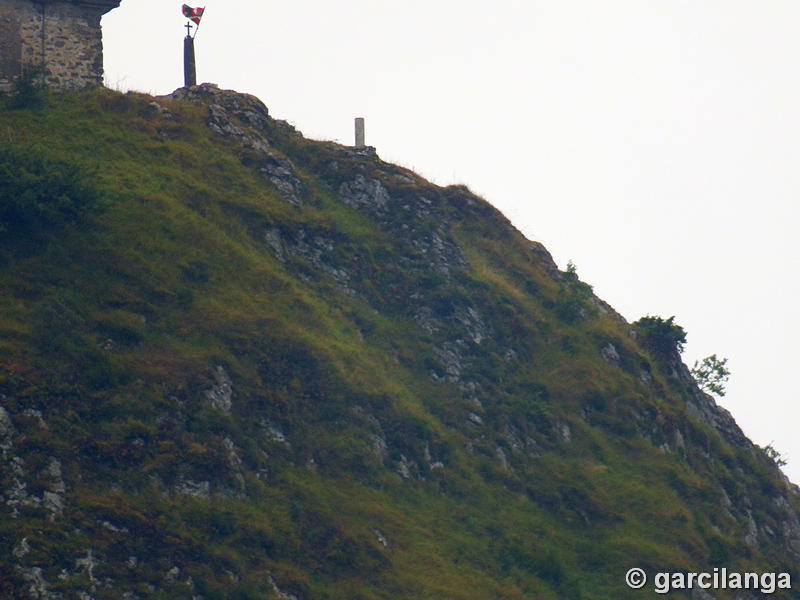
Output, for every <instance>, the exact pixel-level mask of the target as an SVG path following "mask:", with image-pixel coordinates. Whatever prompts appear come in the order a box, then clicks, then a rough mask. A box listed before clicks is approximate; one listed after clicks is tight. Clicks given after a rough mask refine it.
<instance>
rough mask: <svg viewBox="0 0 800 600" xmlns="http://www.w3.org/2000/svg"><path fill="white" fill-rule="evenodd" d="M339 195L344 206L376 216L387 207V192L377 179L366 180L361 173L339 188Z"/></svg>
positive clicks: (384, 211)
mask: <svg viewBox="0 0 800 600" xmlns="http://www.w3.org/2000/svg"><path fill="white" fill-rule="evenodd" d="M339 195H340V196H341V197H342V200H343V201H344V203H345V204H347V205H349V206H352V207H354V208H358V209H362V210H366V211H367V212H371V213H374V214H378V215H383V214H385V213H386V211H387V209H388V207H389V201H390V197H389V192H387V191H386V188H385V187H383V184H382V183H381V182H380V181H379V180H378V179H367V178H366V177H364V176H363V175H362V174H361V173H359V174H358V175H356V177H355V179H353V180H352V181H345V182H343V183H342V184H341V185H340V186H339Z"/></svg>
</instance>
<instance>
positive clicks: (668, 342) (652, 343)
mask: <svg viewBox="0 0 800 600" xmlns="http://www.w3.org/2000/svg"><path fill="white" fill-rule="evenodd" d="M674 320H675V317H674V316H672V317H670V318H669V319H663V318H661V317H650V316H647V317H642V318H641V319H639V320H638V321H636V322H635V323H634V326H635V327H636V328H637V329H638V331H639V333H640V335H641V336H642V340H643V342H644V345H645V346H647V347H648V348H649V349H650V350H654V351H655V352H656V353H658V354H661V355H662V356H669V355H671V354H674V353H676V352H677V353H678V354H680V353H681V352H683V345H684V344H685V343H686V332H685V331H684V330H683V327H681V326H680V325H676V324H675V323H674Z"/></svg>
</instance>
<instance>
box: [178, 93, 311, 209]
mask: <svg viewBox="0 0 800 600" xmlns="http://www.w3.org/2000/svg"><path fill="white" fill-rule="evenodd" d="M170 96H171V97H172V98H174V99H176V100H202V101H204V102H210V104H209V105H208V121H207V123H206V124H207V125H208V128H209V129H211V131H213V132H215V133H216V134H218V135H220V136H223V137H226V138H229V139H231V140H233V141H235V142H237V143H238V144H240V145H241V146H242V148H244V149H246V150H247V151H249V152H250V154H249V155H247V156H243V157H242V158H243V162H247V163H250V164H252V165H253V166H255V167H256V168H257V169H258V171H260V172H261V173H263V174H264V175H265V176H266V177H267V179H269V181H271V182H272V183H273V185H274V186H275V187H276V188H277V189H278V192H279V193H280V195H281V196H282V197H283V199H284V200H286V201H287V202H289V203H291V204H295V205H297V204H300V202H301V196H302V193H303V184H302V183H301V181H300V179H299V178H298V177H297V174H296V173H295V168H294V165H293V164H292V163H291V161H289V160H288V159H287V158H285V157H283V156H280V154H278V153H277V152H275V151H274V150H271V149H270V147H271V144H270V142H269V140H268V138H267V134H266V130H267V124H268V123H269V121H270V119H269V111H268V110H267V107H266V106H265V105H264V103H263V102H261V100H259V99H258V98H256V97H255V96H251V95H250V94H240V93H238V92H234V91H232V90H221V89H219V87H217V86H216V85H214V84H213V83H203V84H200V85H193V86H190V87H183V88H179V89H177V90H175V91H174V92H173V93H172V94H170ZM235 121H238V122H239V124H240V125H241V126H240V125H237V124H236V122H235Z"/></svg>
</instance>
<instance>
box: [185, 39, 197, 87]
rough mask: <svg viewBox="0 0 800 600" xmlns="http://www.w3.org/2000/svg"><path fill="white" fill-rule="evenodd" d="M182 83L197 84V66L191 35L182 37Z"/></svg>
mask: <svg viewBox="0 0 800 600" xmlns="http://www.w3.org/2000/svg"><path fill="white" fill-rule="evenodd" d="M183 85H185V86H186V87H189V86H190V85H197V67H196V65H195V62H194V40H193V39H192V38H191V36H188V35H187V36H186V37H185V38H183Z"/></svg>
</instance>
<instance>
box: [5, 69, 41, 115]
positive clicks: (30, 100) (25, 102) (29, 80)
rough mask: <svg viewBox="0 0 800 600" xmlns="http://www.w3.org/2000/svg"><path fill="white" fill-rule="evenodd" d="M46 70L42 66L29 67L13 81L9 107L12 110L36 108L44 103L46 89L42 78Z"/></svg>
mask: <svg viewBox="0 0 800 600" xmlns="http://www.w3.org/2000/svg"><path fill="white" fill-rule="evenodd" d="M46 74H47V69H46V68H45V66H44V64H38V65H29V66H26V67H24V68H23V70H22V73H21V74H20V75H19V76H18V77H17V79H16V80H15V81H14V89H13V91H12V93H11V97H10V101H9V107H10V108H12V109H24V108H38V107H39V106H41V105H42V104H43V103H44V92H45V90H46V89H47V86H46V84H45V83H44V76H45V75H46Z"/></svg>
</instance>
